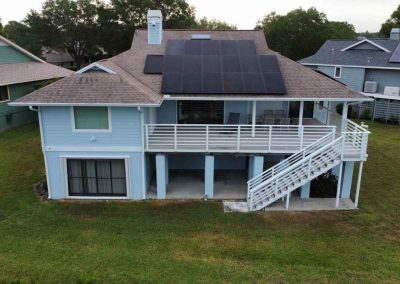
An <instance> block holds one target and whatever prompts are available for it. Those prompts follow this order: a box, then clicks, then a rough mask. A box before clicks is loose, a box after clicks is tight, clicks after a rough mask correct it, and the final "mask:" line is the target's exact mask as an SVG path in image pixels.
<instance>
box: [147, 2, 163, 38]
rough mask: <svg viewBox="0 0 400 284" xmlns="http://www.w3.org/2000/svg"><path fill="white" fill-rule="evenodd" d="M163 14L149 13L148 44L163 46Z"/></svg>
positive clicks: (150, 11) (156, 11)
mask: <svg viewBox="0 0 400 284" xmlns="http://www.w3.org/2000/svg"><path fill="white" fill-rule="evenodd" d="M162 29H163V28H162V14H161V11H160V10H149V11H148V12H147V41H148V44H161V42H162Z"/></svg>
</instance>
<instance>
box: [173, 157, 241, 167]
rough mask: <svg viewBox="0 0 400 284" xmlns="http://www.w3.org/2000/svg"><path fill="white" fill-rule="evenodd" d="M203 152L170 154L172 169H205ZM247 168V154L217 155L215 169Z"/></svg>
mask: <svg viewBox="0 0 400 284" xmlns="http://www.w3.org/2000/svg"><path fill="white" fill-rule="evenodd" d="M204 159H205V155H203V154H180V155H169V156H168V163H169V169H170V170H203V169H204ZM245 168H246V157H245V156H239V157H237V156H234V155H215V170H243V169H245Z"/></svg>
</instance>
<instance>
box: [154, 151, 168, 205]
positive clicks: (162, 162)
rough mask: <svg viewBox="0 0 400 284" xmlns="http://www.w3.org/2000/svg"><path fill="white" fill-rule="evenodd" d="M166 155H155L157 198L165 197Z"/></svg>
mask: <svg viewBox="0 0 400 284" xmlns="http://www.w3.org/2000/svg"><path fill="white" fill-rule="evenodd" d="M165 174H166V157H165V154H157V155H156V176H157V198H158V199H165V198H166V196H167V182H166V176H165Z"/></svg>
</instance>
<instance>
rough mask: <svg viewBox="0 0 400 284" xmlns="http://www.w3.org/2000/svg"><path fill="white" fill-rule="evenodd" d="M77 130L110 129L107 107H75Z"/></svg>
mask: <svg viewBox="0 0 400 284" xmlns="http://www.w3.org/2000/svg"><path fill="white" fill-rule="evenodd" d="M74 121H75V125H74V126H75V129H78V130H85V129H86V130H108V129H110V125H109V117H108V108H107V107H74Z"/></svg>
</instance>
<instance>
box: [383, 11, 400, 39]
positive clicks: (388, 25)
mask: <svg viewBox="0 0 400 284" xmlns="http://www.w3.org/2000/svg"><path fill="white" fill-rule="evenodd" d="M399 27H400V5H399V6H398V7H397V9H396V10H395V11H394V12H393V13H392V15H391V16H390V18H389V19H387V20H386V22H384V23H383V24H382V26H381V30H380V33H381V34H382V35H383V36H385V37H389V36H390V31H391V30H392V28H399Z"/></svg>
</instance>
